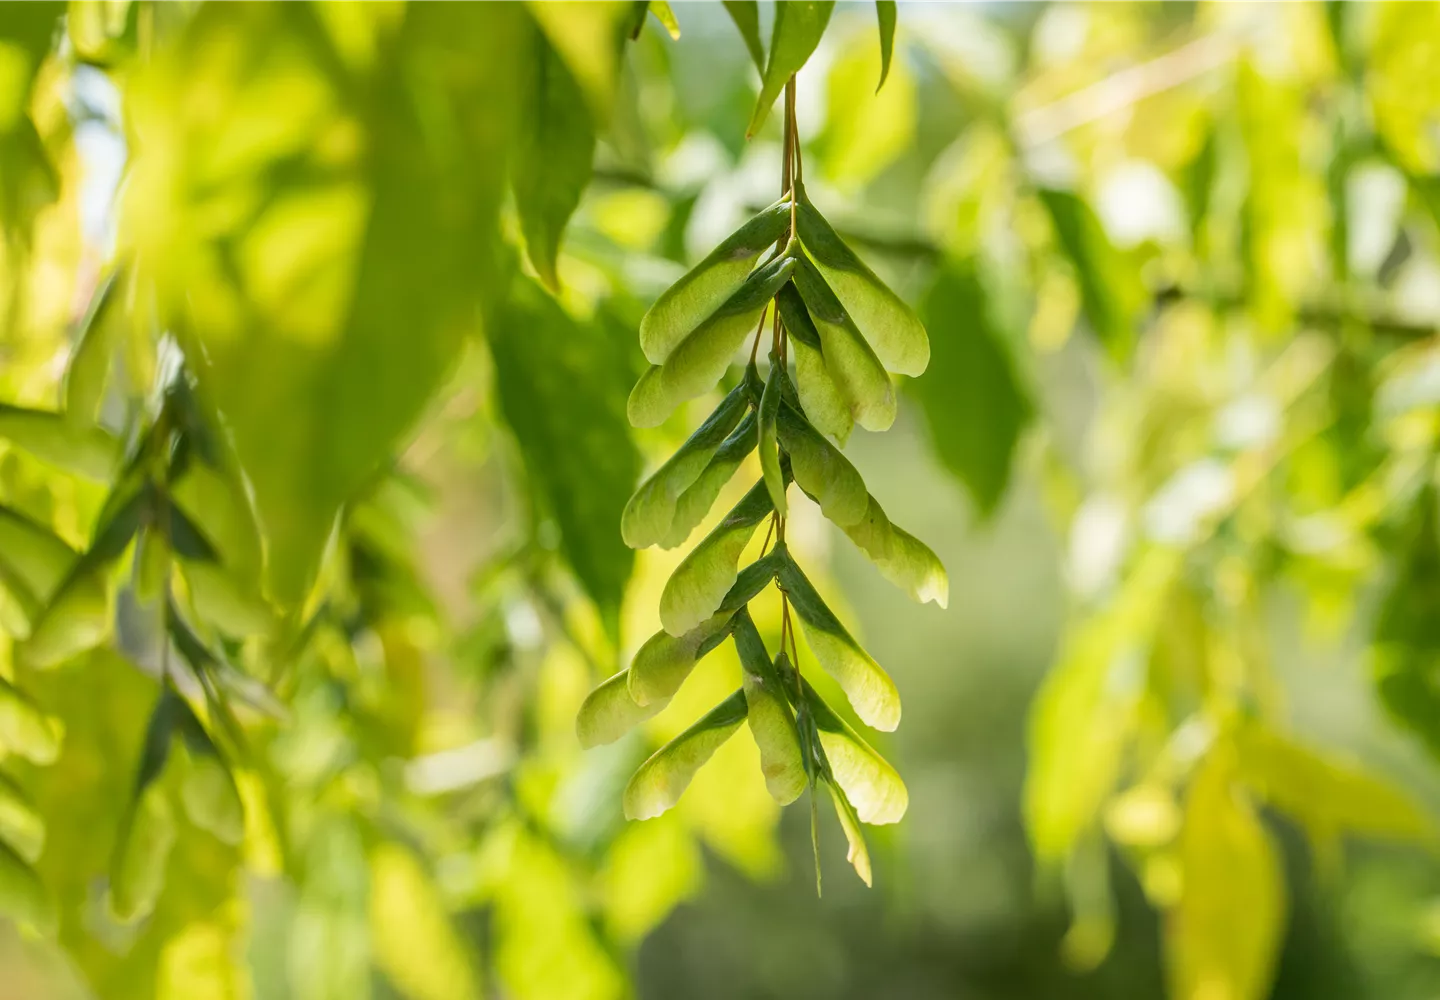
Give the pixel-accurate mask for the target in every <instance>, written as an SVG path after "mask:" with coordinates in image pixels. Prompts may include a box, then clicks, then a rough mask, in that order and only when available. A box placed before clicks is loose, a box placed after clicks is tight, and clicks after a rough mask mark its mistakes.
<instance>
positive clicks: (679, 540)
mask: <svg viewBox="0 0 1440 1000" xmlns="http://www.w3.org/2000/svg"><path fill="white" fill-rule="evenodd" d="M756 424H757V421H756V419H755V413H754V411H753V410H752V411H751V412H749V413H747V414H745V418H744V419H743V420H741V421H740V425H739V426H738V427H736V428H735V430H734V432H733V433H731V435H730V436H729V437H727V438H726V439H725V443H724V444H722V445H721V446H720V449H719V450H718V451H716V452H715V456H714V457H713V458H711V459H710V464H709V465H707V466H705V471H704V472H702V473H700V476H699V478H697V479H696V480H695V482H694V483H692V484H691V485H690V487H689V488H688V489H686V490H685V492H684V493H682V494H680V498H679V499H678V500H677V501H676V502H675V516H674V518H673V519H672V520H671V522H670V530H669V532H667V533H666V535H665V537H664V538H663V539H662V540H661V542H660V545H661V546H662V547H663V548H667V549H673V548H675V547H676V546H677V545H683V544H684V543H685V540H686V539H688V538H689V537H690V532H692V531H694V530H695V526H696V525H697V524H699V523H700V522H701V521H703V520H704V519H705V515H706V514H708V513H710V508H711V507H713V506H715V501H716V499H717V498H718V497H719V496H720V491H721V490H723V489H724V488H725V484H726V483H728V482H730V480H731V479H732V478H734V476H735V470H736V469H738V468H740V464H741V463H742V462H744V461H745V458H746V457H747V456H748V455H749V454H750V452H752V451H753V450H754V449H755V445H756V442H757V440H758V438H759V435H758V434H757V433H756V429H755V428H756Z"/></svg>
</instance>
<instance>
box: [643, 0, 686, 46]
mask: <svg viewBox="0 0 1440 1000" xmlns="http://www.w3.org/2000/svg"><path fill="white" fill-rule="evenodd" d="M650 13H652V14H654V15H655V20H657V21H659V22H660V23H661V24H662V25H664V26H665V31H666V33H667V34H668V35H669V36H670V38H671V39H672V40H674V41H679V40H680V22H679V21H677V20H676V19H675V11H673V10H671V9H670V5H669V4H668V3H666V2H665V0H650Z"/></svg>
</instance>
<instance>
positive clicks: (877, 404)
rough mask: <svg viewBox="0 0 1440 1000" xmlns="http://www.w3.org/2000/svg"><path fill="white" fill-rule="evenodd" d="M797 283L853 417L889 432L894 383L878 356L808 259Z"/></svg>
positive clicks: (798, 271)
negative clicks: (891, 381)
mask: <svg viewBox="0 0 1440 1000" xmlns="http://www.w3.org/2000/svg"><path fill="white" fill-rule="evenodd" d="M795 287H796V288H797V289H798V290H799V292H800V297H801V298H802V299H804V300H805V306H806V308H807V309H808V310H809V311H810V316H811V318H812V319H813V320H814V322H815V329H816V331H817V332H818V333H819V335H820V343H821V350H822V351H823V353H824V357H825V370H826V371H827V372H829V373H830V378H831V379H832V380H833V381H834V382H835V385H836V386H837V387H839V390H840V395H841V396H842V397H844V399H845V402H846V404H847V405H848V406H849V408H850V415H851V418H852V419H853V420H854V422H855V423H857V424H859V425H860V426H861V427H864V428H865V429H866V430H868V431H883V430H889V428H890V425H891V424H893V423H894V422H895V409H896V404H895V387H894V386H893V385H891V384H890V376H888V375H886V374H885V369H884V367H883V366H882V365H881V364H880V359H879V358H877V357H876V356H875V352H874V351H873V350H871V349H870V345H869V344H868V343H866V342H865V338H864V337H862V336H860V331H859V330H857V329H856V328H855V324H854V323H853V322H852V321H851V319H850V316H849V314H848V313H846V312H845V308H844V307H843V306H842V305H840V300H839V299H837V298H836V297H835V294H834V293H833V292H832V291H831V290H830V287H829V286H828V285H827V284H825V281H824V279H823V278H821V277H820V275H819V273H818V272H817V271H815V269H814V267H813V265H811V264H810V262H809V261H805V262H804V263H802V264H800V265H799V266H798V267H796V269H795Z"/></svg>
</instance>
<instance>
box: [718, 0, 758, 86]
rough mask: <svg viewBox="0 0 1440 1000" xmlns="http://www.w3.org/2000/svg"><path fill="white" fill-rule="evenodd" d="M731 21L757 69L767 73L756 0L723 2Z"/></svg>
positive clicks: (723, 0)
mask: <svg viewBox="0 0 1440 1000" xmlns="http://www.w3.org/2000/svg"><path fill="white" fill-rule="evenodd" d="M721 2H722V3H723V4H724V6H725V11H726V12H727V13H728V14H729V15H730V20H732V21H734V22H735V27H736V29H738V30H739V32H740V37H741V38H743V39H744V40H745V48H746V50H747V51H749V53H750V58H751V59H752V60H753V61H754V63H755V68H756V69H758V70H759V71H760V72H761V73H764V72H765V46H764V44H763V43H762V42H761V41H760V5H759V4H758V3H756V2H755V0H721Z"/></svg>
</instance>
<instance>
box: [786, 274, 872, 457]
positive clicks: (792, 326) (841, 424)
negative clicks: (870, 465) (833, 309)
mask: <svg viewBox="0 0 1440 1000" xmlns="http://www.w3.org/2000/svg"><path fill="white" fill-rule="evenodd" d="M775 305H776V308H777V309H779V311H780V320H781V322H782V323H784V324H785V329H786V331H787V332H788V333H789V335H790V338H789V342H790V352H791V353H792V354H793V355H794V357H795V384H796V390H797V394H798V395H799V397H800V407H801V409H803V410H804V411H805V417H806V419H807V420H809V421H810V422H811V423H812V424H813V425H814V426H815V429H816V430H818V431H820V432H822V433H824V434H829V435H830V436H831V437H833V438H834V439H835V440H837V441H839V442H840V444H841V446H842V447H843V446H844V444H845V442H846V441H847V440H848V439H849V438H850V431H851V430H853V429H854V427H855V418H854V417H852V416H851V414H850V405H849V403H847V402H846V401H845V397H844V395H843V394H842V393H841V392H840V387H839V386H838V385H836V384H835V380H834V379H833V378H831V377H830V372H829V371H828V370H827V369H826V367H825V355H824V354H823V353H822V352H821V347H820V331H818V330H816V329H815V323H814V322H813V321H812V320H811V319H810V314H809V313H808V312H807V311H806V310H805V302H804V300H803V299H801V298H800V293H799V292H798V291H796V289H795V283H794V282H793V281H792V282H791V283H790V284H787V285H786V286H785V287H784V288H782V289H780V291H779V293H777V294H776V296H775Z"/></svg>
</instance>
